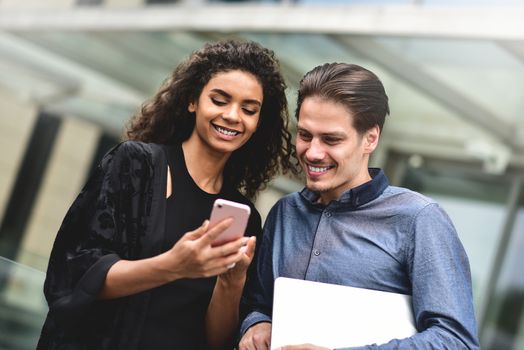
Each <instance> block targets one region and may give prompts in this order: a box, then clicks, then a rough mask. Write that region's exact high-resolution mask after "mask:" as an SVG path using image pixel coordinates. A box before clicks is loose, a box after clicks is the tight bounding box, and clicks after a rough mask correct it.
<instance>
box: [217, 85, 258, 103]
mask: <svg viewBox="0 0 524 350" xmlns="http://www.w3.org/2000/svg"><path fill="white" fill-rule="evenodd" d="M211 92H214V93H217V94H219V95H222V96H224V97H226V98H232V97H233V96H231V95H230V94H228V93H227V92H225V91H224V90H222V89H218V88H216V89H211ZM242 102H243V103H247V104H256V105H258V106H262V102H260V101H259V100H256V99H246V100H243V101H242Z"/></svg>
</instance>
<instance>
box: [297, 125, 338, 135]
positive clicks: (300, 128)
mask: <svg viewBox="0 0 524 350" xmlns="http://www.w3.org/2000/svg"><path fill="white" fill-rule="evenodd" d="M297 131H298V132H306V133H308V134H311V132H310V131H309V130H307V129H305V128H302V127H300V126H297ZM320 136H322V137H336V138H345V137H346V134H345V133H343V132H341V131H333V132H324V133H321V134H320Z"/></svg>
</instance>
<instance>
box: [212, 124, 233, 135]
mask: <svg viewBox="0 0 524 350" xmlns="http://www.w3.org/2000/svg"><path fill="white" fill-rule="evenodd" d="M215 129H217V130H218V132H219V133H221V134H224V135H227V136H235V135H238V131H234V130H229V129H224V128H221V127H220V126H216V125H215Z"/></svg>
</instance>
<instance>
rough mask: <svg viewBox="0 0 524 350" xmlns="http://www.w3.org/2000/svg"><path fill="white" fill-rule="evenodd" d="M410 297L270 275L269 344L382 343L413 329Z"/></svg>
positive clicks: (272, 347) (414, 329) (337, 345)
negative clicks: (271, 279) (272, 294)
mask: <svg viewBox="0 0 524 350" xmlns="http://www.w3.org/2000/svg"><path fill="white" fill-rule="evenodd" d="M411 305H412V304H411V297H410V296H408V295H404V294H396V293H389V292H382V291H376V290H371V289H363V288H354V287H348V286H341V285H335V284H327V283H320V282H313V281H305V280H299V279H291V278H285V277H279V278H277V279H276V280H275V292H274V301H273V321H272V331H271V349H276V348H279V347H281V346H285V345H296V344H304V343H310V344H314V345H318V346H324V347H328V348H331V349H333V348H337V347H338V348H340V347H352V346H363V345H369V344H383V343H387V342H388V341H390V340H391V339H402V338H407V337H409V336H411V335H413V334H415V333H416V332H417V330H416V328H415V325H414V321H413V312H412V306H411Z"/></svg>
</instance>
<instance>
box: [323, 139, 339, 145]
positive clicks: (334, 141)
mask: <svg viewBox="0 0 524 350" xmlns="http://www.w3.org/2000/svg"><path fill="white" fill-rule="evenodd" d="M324 142H325V143H327V144H328V145H336V144H337V143H339V142H340V139H336V138H330V137H329V138H326V139H324Z"/></svg>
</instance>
